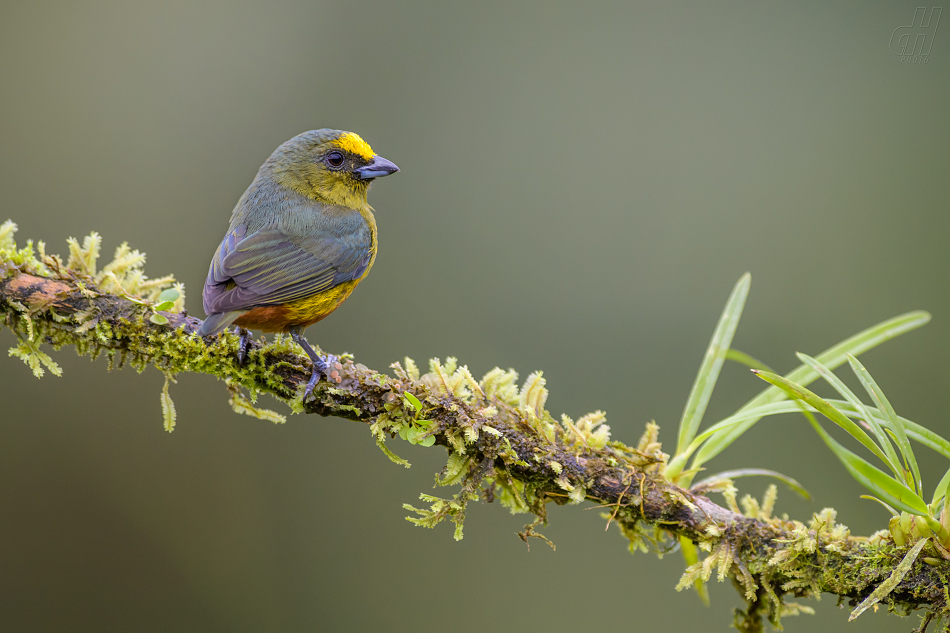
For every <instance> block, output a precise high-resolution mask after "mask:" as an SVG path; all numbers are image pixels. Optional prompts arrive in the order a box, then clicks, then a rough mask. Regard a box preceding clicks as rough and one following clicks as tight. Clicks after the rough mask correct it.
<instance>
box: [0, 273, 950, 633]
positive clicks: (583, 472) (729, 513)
mask: <svg viewBox="0 0 950 633" xmlns="http://www.w3.org/2000/svg"><path fill="white" fill-rule="evenodd" d="M8 268H9V267H8ZM7 274H8V275H10V276H8V277H7V278H6V279H0V325H6V326H7V327H8V328H10V329H11V330H13V332H14V333H15V334H16V336H17V337H18V338H19V339H20V341H21V343H23V344H24V345H26V346H27V348H29V349H34V348H35V349H38V346H39V345H41V344H42V343H47V344H50V345H52V346H53V347H54V348H55V349H59V348H60V347H63V346H66V345H70V346H75V347H76V348H77V349H78V350H79V351H80V352H81V353H86V354H92V355H98V354H106V355H108V356H109V358H110V362H112V363H113V364H117V365H119V366H121V365H122V364H124V363H130V364H133V365H135V366H144V365H146V364H151V365H154V366H156V367H158V368H159V369H160V370H162V371H164V372H166V373H167V374H177V373H182V372H201V373H208V374H212V375H215V376H218V377H219V378H222V379H228V380H229V383H230V385H231V389H232V391H233V390H234V389H236V388H238V387H241V388H244V389H248V390H250V391H251V392H252V393H254V392H261V393H270V394H272V395H274V396H275V397H277V398H278V399H281V400H283V401H285V402H287V403H288V404H289V405H290V406H291V407H295V408H297V409H298V410H299V409H302V410H303V411H305V412H307V413H316V414H320V415H325V416H335V417H340V418H345V419H348V420H353V421H357V422H362V423H365V424H371V425H374V433H375V434H376V435H377V437H380V438H382V437H383V436H386V437H390V438H391V437H394V436H395V435H396V433H397V431H398V429H400V428H402V429H406V428H411V427H412V426H413V424H415V425H416V426H415V428H418V429H423V430H424V431H425V433H424V434H422V437H424V436H425V435H431V436H432V437H434V438H435V443H436V444H438V445H441V446H444V447H446V448H447V449H448V450H449V454H450V456H453V455H454V456H455V457H456V459H455V462H453V461H452V459H450V460H449V464H448V465H447V470H446V471H444V472H443V477H444V478H446V479H452V480H454V481H457V482H458V483H460V484H461V487H462V488H461V491H460V492H459V493H458V494H457V495H456V496H455V498H454V499H452V500H446V501H445V502H444V503H442V504H441V505H440V504H439V501H438V500H435V501H433V505H432V508H431V509H430V510H423V511H420V516H421V518H420V519H419V521H420V522H421V523H422V524H424V525H429V524H430V523H431V524H435V523H437V522H438V521H441V520H443V519H449V520H452V521H454V522H456V523H457V524H459V525H460V524H461V521H462V519H463V518H464V507H465V504H466V503H467V502H468V501H469V500H472V499H476V498H478V497H481V498H483V499H485V500H488V501H491V500H493V499H495V498H500V499H501V501H502V502H504V503H506V504H508V505H510V506H514V507H521V509H523V510H526V511H529V512H532V513H534V514H535V515H537V520H536V521H535V522H534V523H532V524H531V525H529V526H527V527H526V529H525V531H524V532H523V533H522V537H523V538H525V539H526V540H527V539H528V538H529V537H533V536H540V535H538V534H537V533H536V532H535V528H536V527H538V526H539V525H541V524H543V522H544V519H545V516H546V515H545V510H544V508H545V506H546V504H547V503H549V502H554V503H558V504H567V503H577V502H581V501H588V502H592V503H594V504H599V505H602V506H604V508H605V512H606V513H609V514H610V515H612V516H611V520H612V521H614V522H616V523H617V524H618V526H619V527H620V529H621V531H622V532H623V534H624V535H625V536H626V537H627V538H629V539H630V540H631V549H634V548H635V547H641V548H643V547H645V546H648V545H651V544H653V545H655V546H656V547H664V546H669V545H670V544H675V543H677V542H678V541H677V539H678V537H685V538H686V539H689V540H691V541H693V542H694V543H696V544H699V546H700V547H701V549H702V550H704V551H708V552H709V557H708V558H707V559H706V560H705V561H700V563H698V564H697V565H696V566H695V567H694V568H693V569H692V572H693V576H699V577H702V576H705V578H706V579H708V578H709V574H711V573H713V570H714V569H716V568H718V569H719V572H720V579H722V578H725V577H729V578H732V579H733V580H734V582H735V583H736V586H737V587H738V588H739V589H740V593H742V594H744V596H745V600H746V601H747V603H748V606H747V609H746V610H745V611H737V626H738V627H739V628H740V629H742V630H760V629H761V617H763V616H766V617H768V618H769V619H771V620H773V622H777V621H778V618H779V617H780V615H781V614H782V613H783V612H788V611H790V610H793V608H794V607H793V606H789V604H790V603H788V601H787V598H788V597H789V596H798V597H814V596H816V595H817V594H818V593H819V592H828V593H833V594H836V595H837V596H839V597H840V598H841V599H843V600H848V601H850V603H852V604H857V603H858V602H859V601H861V600H863V599H864V598H866V597H867V596H868V595H869V594H870V593H871V592H872V591H873V590H874V589H875V588H876V587H878V585H880V584H881V583H882V582H883V581H884V580H886V579H887V578H888V577H889V576H890V574H891V573H892V572H893V571H894V569H895V568H896V567H897V565H898V564H899V563H900V562H901V560H902V558H903V557H904V555H905V554H906V552H907V549H908V548H907V547H898V546H896V545H895V544H894V543H893V542H892V541H891V540H890V539H889V538H887V537H886V536H885V537H883V538H877V539H872V540H871V541H869V540H868V539H866V538H859V537H853V536H850V535H849V534H848V533H847V531H846V529H843V528H840V527H839V528H838V529H835V528H836V526H835V525H834V518H833V517H830V525H829V520H828V519H829V517H827V516H826V517H824V518H823V519H822V518H821V517H814V518H812V520H811V521H810V522H806V523H798V522H792V521H781V520H777V519H775V518H772V517H769V516H766V515H765V514H763V513H762V512H761V511H757V512H756V516H744V515H743V514H741V513H738V512H736V511H735V508H733V509H730V508H727V507H722V506H720V505H718V504H716V503H714V502H713V501H711V500H710V499H709V498H707V497H706V496H704V495H703V494H702V493H701V492H702V491H698V490H694V491H690V490H686V489H682V488H679V487H677V486H675V485H674V484H672V483H671V482H670V481H668V480H666V479H664V477H663V475H662V467H663V465H664V464H663V461H664V459H665V457H666V456H665V455H663V454H662V453H661V452H660V450H659V444H657V443H656V438H655V430H653V431H648V433H647V434H646V435H645V437H644V438H643V439H642V440H641V443H640V445H639V446H636V447H631V446H625V445H623V444H621V443H619V442H606V443H603V445H599V446H598V443H597V442H595V441H593V440H592V439H591V437H590V436H589V435H585V434H584V433H580V432H575V431H576V429H573V430H572V428H568V427H566V426H564V425H561V424H560V423H559V422H553V419H552V418H551V417H550V415H549V414H548V413H547V412H546V411H544V410H543V406H540V407H535V408H534V409H532V408H531V407H525V406H519V405H517V404H514V403H512V402H511V401H510V399H508V400H507V401H506V400H505V399H504V398H502V397H500V396H499V395H498V394H493V393H489V390H488V389H483V386H482V385H480V384H477V383H476V384H474V385H472V384H469V385H468V386H467V387H465V386H464V385H462V386H461V387H460V386H459V385H460V384H462V383H464V382H465V381H463V380H462V379H461V378H458V376H459V372H460V370H456V371H455V372H454V375H449V372H443V371H442V370H441V369H438V370H437V371H434V372H430V373H429V374H427V375H425V376H419V377H415V376H413V375H412V372H411V371H407V369H408V368H398V369H397V372H396V373H397V375H396V376H395V377H392V376H387V375H384V374H382V373H381V372H377V371H374V370H371V369H369V368H367V367H364V366H363V365H360V364H358V363H356V362H354V361H353V360H352V359H343V360H342V361H341V362H340V364H339V365H338V367H337V373H336V374H335V375H334V376H333V381H332V383H331V382H327V381H321V382H320V383H319V385H318V387H317V389H316V390H315V392H314V396H313V399H312V400H310V401H309V402H306V403H302V402H301V401H300V394H301V392H302V388H303V386H304V385H305V384H306V382H307V380H308V378H309V376H310V363H309V361H308V359H307V357H306V356H304V355H303V354H299V353H296V352H295V351H294V350H295V348H294V347H293V346H292V345H291V344H290V343H289V341H278V342H276V343H271V344H267V345H262V344H261V343H260V342H257V341H254V342H252V343H251V351H250V353H249V355H248V361H247V363H246V364H244V365H238V364H237V362H236V360H235V351H236V345H237V339H236V337H235V336H233V335H230V334H225V335H222V336H220V337H210V338H208V339H200V338H198V337H197V336H195V335H194V332H195V330H196V329H197V327H198V325H199V324H200V321H199V320H198V319H196V318H194V317H191V316H188V315H187V314H178V313H170V312H163V313H161V314H162V315H164V316H165V317H167V319H168V323H167V324H157V323H153V322H151V321H150V320H149V317H150V316H151V314H152V313H153V311H152V309H151V308H149V306H148V305H145V304H143V303H142V302H138V301H133V300H129V299H128V298H125V297H123V296H118V295H115V294H108V293H103V292H99V291H98V290H97V289H96V288H95V286H94V285H93V284H91V282H90V280H89V279H86V278H83V277H82V276H81V275H78V274H75V273H72V272H70V271H68V270H64V269H61V270H58V271H54V272H53V273H52V274H51V277H55V278H50V277H44V276H38V275H35V274H28V273H26V272H22V271H21V270H19V269H13V270H9V269H8V270H7ZM2 276H3V269H2V268H0V277H2ZM31 336H32V340H31ZM30 346H32V347H30ZM27 348H24V349H27ZM7 362H10V363H14V362H16V361H15V360H14V359H11V360H9V361H7ZM466 373H467V370H466ZM463 377H464V376H463ZM453 380H454V381H455V383H456V384H450V383H452V382H453ZM542 387H543V385H542ZM406 393H408V394H411V395H413V396H415V398H416V399H417V400H418V401H419V402H420V403H421V404H422V410H421V411H414V410H413V406H412V402H411V399H410V398H407V397H406V396H404V394H406ZM542 405H543V399H542ZM422 416H424V418H425V419H421V418H422ZM429 421H431V422H429ZM651 433H652V434H653V435H651ZM459 464H461V466H460V465H459ZM453 469H454V470H456V471H458V472H456V473H452V472H449V471H452V470H453ZM431 500H432V499H430V501H431ZM452 503H454V504H455V505H456V506H457V507H453V506H452ZM733 505H734V504H733ZM541 538H543V537H541ZM664 544H665V545H664ZM924 557H928V558H929V561H930V562H925V561H924V560H923V558H924ZM935 559H939V560H935ZM704 563H705V566H704ZM948 574H950V562H947V561H946V560H944V559H942V558H940V555H939V553H938V552H936V550H934V549H933V548H932V547H931V546H929V545H928V548H927V549H925V550H924V554H923V555H922V556H921V559H920V560H918V561H917V562H916V563H915V564H914V565H913V567H912V568H911V570H910V572H909V573H907V575H906V576H905V577H904V578H903V580H901V582H900V583H899V584H898V585H897V586H896V588H895V589H894V590H893V591H892V592H890V593H889V594H888V595H887V596H885V597H884V599H883V600H882V602H881V604H883V605H887V606H888V607H889V608H891V609H892V610H895V611H898V612H900V613H907V612H909V611H911V610H913V609H917V608H923V609H926V610H927V613H929V614H932V615H938V616H945V615H946V614H947V604H948V593H947V576H948ZM688 579H689V580H690V581H691V580H692V577H689V578H688ZM930 617H932V616H930ZM928 621H929V620H928Z"/></svg>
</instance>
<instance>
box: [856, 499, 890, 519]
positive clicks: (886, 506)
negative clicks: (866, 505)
mask: <svg viewBox="0 0 950 633" xmlns="http://www.w3.org/2000/svg"><path fill="white" fill-rule="evenodd" d="M861 498H862V499H870V500H871V501H877V502H878V503H880V504H881V505H882V506H884V509H885V510H887V511H888V512H890V513H891V514H893V515H894V516H896V517H899V516H900V512H898V511H897V510H895V509H894V508H892V507H891V506H889V505H887V504H886V503H884V502H883V501H881V500H880V499H878V498H877V497H875V496H874V495H861Z"/></svg>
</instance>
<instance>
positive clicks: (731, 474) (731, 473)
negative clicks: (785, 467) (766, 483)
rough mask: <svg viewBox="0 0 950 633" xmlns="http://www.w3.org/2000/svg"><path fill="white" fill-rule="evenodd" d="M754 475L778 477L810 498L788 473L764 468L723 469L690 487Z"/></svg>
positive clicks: (803, 495)
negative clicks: (784, 473)
mask: <svg viewBox="0 0 950 633" xmlns="http://www.w3.org/2000/svg"><path fill="white" fill-rule="evenodd" d="M756 475H762V476H765V477H774V478H775V479H778V480H779V481H781V482H782V483H784V484H785V485H786V486H788V487H789V488H791V489H792V490H794V491H795V492H797V493H798V494H799V495H801V496H802V497H804V498H805V499H809V500H810V499H811V495H810V494H808V491H807V490H805V488H804V487H803V486H802V485H801V484H800V483H798V482H797V481H795V480H794V479H792V478H791V477H789V476H788V475H783V474H782V473H779V472H775V471H774V470H768V469H766V468H739V469H737V470H724V471H722V472H721V473H716V474H715V475H711V476H709V477H707V478H706V479H703V480H702V481H699V482H696V483H695V484H693V486H692V487H693V488H698V487H700V486H704V485H707V484H711V483H713V482H716V481H721V480H723V479H735V478H736V477H752V476H756Z"/></svg>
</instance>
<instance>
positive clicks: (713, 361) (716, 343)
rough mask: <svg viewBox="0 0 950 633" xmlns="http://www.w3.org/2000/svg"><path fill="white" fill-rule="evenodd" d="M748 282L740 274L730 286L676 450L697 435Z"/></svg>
mask: <svg viewBox="0 0 950 633" xmlns="http://www.w3.org/2000/svg"><path fill="white" fill-rule="evenodd" d="M751 284H752V275H750V274H749V273H746V274H744V275H742V277H741V278H740V279H739V281H738V282H737V283H736V285H735V287H734V288H733V289H732V294H731V295H729V300H728V301H726V307H725V308H724V309H723V311H722V316H720V317H719V323H718V324H717V325H716V330H715V331H714V332H713V336H712V339H711V340H710V341H709V347H708V348H706V356H705V357H703V362H702V364H701V365H700V366H699V373H697V374H696V380H695V381H694V382H693V388H692V390H691V391H690V392H689V399H688V400H687V401H686V408H685V409H684V410H683V417H682V419H681V420H680V427H679V437H678V438H677V441H676V452H677V453H680V452H681V451H683V450H685V449H686V447H687V446H689V444H690V442H692V441H693V438H694V437H696V432H697V431H698V430H699V425H700V424H701V423H702V421H703V414H705V413H706V405H708V404H709V398H710V397H711V396H712V392H713V389H714V388H715V386H716V380H718V379H719V371H720V370H721V369H722V364H723V363H724V362H725V360H726V352H727V351H728V350H729V346H730V345H731V344H732V337H733V336H734V335H735V333H736V328H737V327H738V326H739V318H740V317H741V316H742V308H743V307H744V306H745V300H746V297H748V296H749V286H750V285H751Z"/></svg>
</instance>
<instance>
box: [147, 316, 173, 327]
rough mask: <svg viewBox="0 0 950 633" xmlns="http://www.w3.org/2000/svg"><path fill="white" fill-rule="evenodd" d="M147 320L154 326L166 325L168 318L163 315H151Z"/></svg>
mask: <svg viewBox="0 0 950 633" xmlns="http://www.w3.org/2000/svg"><path fill="white" fill-rule="evenodd" d="M148 320H149V321H151V322H152V323H154V324H155V325H165V324H166V323H168V318H167V317H166V316H165V315H163V314H153V315H152V316H150V317H149V318H148Z"/></svg>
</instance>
